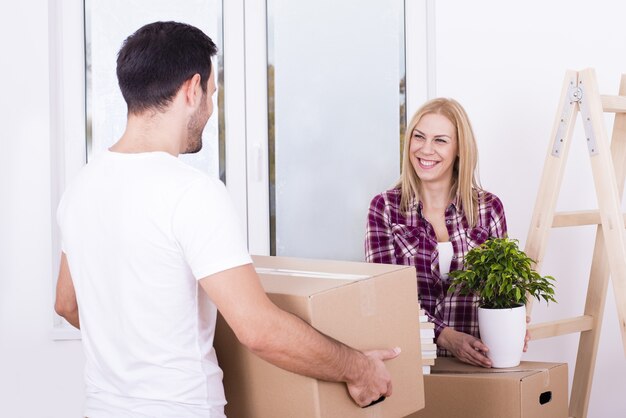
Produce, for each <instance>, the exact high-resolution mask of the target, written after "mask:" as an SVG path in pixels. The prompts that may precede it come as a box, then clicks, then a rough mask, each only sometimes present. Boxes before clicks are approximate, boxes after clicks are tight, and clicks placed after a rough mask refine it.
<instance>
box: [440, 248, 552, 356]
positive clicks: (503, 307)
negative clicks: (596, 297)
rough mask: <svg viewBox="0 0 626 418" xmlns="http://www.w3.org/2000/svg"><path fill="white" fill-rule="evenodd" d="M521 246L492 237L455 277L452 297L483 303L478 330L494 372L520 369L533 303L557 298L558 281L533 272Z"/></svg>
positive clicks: (471, 254)
mask: <svg viewBox="0 0 626 418" xmlns="http://www.w3.org/2000/svg"><path fill="white" fill-rule="evenodd" d="M532 263H533V260H532V259H531V258H530V257H528V256H527V255H526V253H524V251H522V250H520V249H519V247H518V241H517V240H515V239H510V238H490V239H488V240H487V241H486V242H484V243H483V244H481V245H480V246H478V247H474V248H472V249H471V250H470V251H468V253H467V254H466V256H465V261H464V267H465V269H464V270H457V271H453V272H451V273H450V277H451V278H452V281H451V284H450V289H449V292H454V291H455V290H456V289H459V293H460V294H462V295H469V294H474V295H476V296H477V298H478V301H477V302H478V327H479V330H480V337H481V340H482V341H483V342H484V343H485V344H486V345H487V347H489V352H488V353H487V356H488V357H489V359H490V360H491V362H492V366H493V367H514V366H517V365H519V363H520V359H521V357H522V351H523V347H524V337H525V334H526V302H527V298H532V297H534V298H537V300H541V299H543V300H545V301H546V302H549V301H552V302H556V300H555V299H554V283H553V282H554V277H552V276H541V275H540V274H539V273H537V272H536V271H535V270H533V269H532V268H531V266H532Z"/></svg>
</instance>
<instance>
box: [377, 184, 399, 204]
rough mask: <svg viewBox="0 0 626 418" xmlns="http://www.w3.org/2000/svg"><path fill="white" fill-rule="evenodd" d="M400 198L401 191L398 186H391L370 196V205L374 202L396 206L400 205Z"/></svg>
mask: <svg viewBox="0 0 626 418" xmlns="http://www.w3.org/2000/svg"><path fill="white" fill-rule="evenodd" d="M401 199H402V191H401V190H400V189H399V188H393V189H389V190H385V191H384V192H381V193H379V194H377V195H376V196H374V197H373V198H372V205H374V204H383V205H386V206H388V205H392V206H398V205H400V200H401Z"/></svg>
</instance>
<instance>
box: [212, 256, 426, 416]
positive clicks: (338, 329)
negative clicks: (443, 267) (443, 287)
mask: <svg viewBox="0 0 626 418" xmlns="http://www.w3.org/2000/svg"><path fill="white" fill-rule="evenodd" d="M253 260H254V264H255V267H256V269H257V272H258V273H259V276H260V277H261V281H262V284H263V286H264V288H265V291H266V292H267V293H268V295H269V297H270V299H271V300H272V301H273V302H274V303H276V304H277V305H278V306H280V307H281V308H283V309H284V310H286V311H289V312H291V313H293V314H295V315H297V316H299V317H300V318H302V319H303V320H304V321H306V322H307V323H309V324H311V325H312V326H313V327H315V328H317V329H318V330H319V331H321V332H322V333H324V334H326V335H328V336H331V337H333V338H335V339H337V340H339V341H341V342H343V343H345V344H347V345H349V346H351V347H354V348H357V349H361V350H367V349H376V348H393V347H395V346H398V347H401V348H402V353H401V354H400V356H398V357H396V358H395V359H393V360H389V361H387V362H386V365H387V368H388V370H389V372H390V373H391V376H392V379H393V380H392V382H393V395H392V396H391V397H389V398H387V399H385V400H384V401H383V402H380V403H378V404H375V405H372V406H370V407H368V408H359V407H358V406H357V405H356V404H355V403H354V402H353V401H352V398H350V397H349V394H348V390H347V388H346V385H345V384H343V383H331V382H323V381H318V380H316V379H312V378H309V377H304V376H300V375H296V374H294V373H290V372H287V371H285V370H282V369H280V368H278V367H275V366H273V365H271V364H269V363H267V362H265V361H264V360H261V359H260V358H259V357H257V356H255V355H253V354H252V353H251V352H249V351H248V350H247V349H246V348H244V347H243V346H242V345H241V344H240V343H239V342H238V341H237V339H236V338H235V336H234V334H233V332H232V330H230V328H229V327H228V325H227V324H226V322H225V321H224V320H223V318H221V317H219V318H218V324H217V330H216V335H215V348H216V351H217V356H218V361H219V364H220V366H221V368H222V370H223V371H224V388H225V391H226V400H227V402H228V404H227V405H226V414H227V416H228V417H229V418H256V417H258V418H337V417H341V418H365V417H367V418H374V417H376V418H401V417H404V416H406V415H408V414H410V413H412V412H414V411H418V410H419V409H421V408H423V407H424V387H423V378H422V366H421V350H420V345H419V341H420V338H419V323H418V321H419V311H418V301H417V284H416V280H415V269H414V268H413V267H406V266H395V265H383V264H369V263H354V262H342V261H320V260H307V259H295V258H286V257H264V256H255V257H253ZM268 338H271V336H268Z"/></svg>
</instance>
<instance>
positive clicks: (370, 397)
mask: <svg viewBox="0 0 626 418" xmlns="http://www.w3.org/2000/svg"><path fill="white" fill-rule="evenodd" d="M363 354H365V356H366V357H367V367H366V368H364V369H363V372H362V373H361V374H360V375H359V376H358V378H357V379H355V380H354V381H350V382H347V383H346V384H347V385H348V392H349V393H350V396H352V399H354V401H355V402H356V403H357V404H358V405H359V406H360V407H365V406H368V405H369V404H371V403H372V402H374V401H377V400H378V399H380V397H381V396H385V397H387V396H391V392H392V388H391V376H390V375H389V372H388V371H387V367H385V364H384V363H383V362H384V361H385V360H390V359H392V358H396V357H397V356H398V355H399V354H400V348H398V347H396V348H394V349H390V350H371V351H365V352H363Z"/></svg>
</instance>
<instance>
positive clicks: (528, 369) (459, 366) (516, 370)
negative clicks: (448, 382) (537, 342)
mask: <svg viewBox="0 0 626 418" xmlns="http://www.w3.org/2000/svg"><path fill="white" fill-rule="evenodd" d="M558 365H559V363H542V362H535V361H522V362H521V363H520V365H519V366H517V367H509V368H504V369H495V368H491V369H487V368H484V367H478V366H472V365H470V364H467V363H463V362H461V361H460V360H458V359H456V358H454V357H438V358H437V359H436V360H435V365H434V366H433V367H432V368H431V374H466V375H470V376H475V377H481V376H482V377H491V378H493V377H496V378H497V377H498V376H499V375H502V377H504V378H510V377H511V375H512V374H515V375H517V376H519V378H520V380H521V379H524V378H526V377H527V376H532V375H535V374H538V373H544V372H547V371H549V370H550V369H552V368H554V367H557V366H558Z"/></svg>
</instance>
